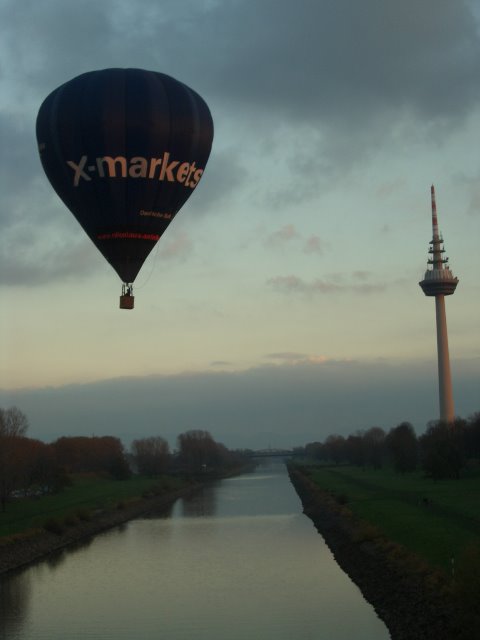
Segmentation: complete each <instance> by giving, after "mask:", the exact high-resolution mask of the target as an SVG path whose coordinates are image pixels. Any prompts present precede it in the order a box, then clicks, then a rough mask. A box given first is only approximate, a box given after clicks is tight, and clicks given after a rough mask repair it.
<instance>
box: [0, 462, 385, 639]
mask: <svg viewBox="0 0 480 640" xmlns="http://www.w3.org/2000/svg"><path fill="white" fill-rule="evenodd" d="M0 638H2V640H156V639H165V640H193V639H194V640H207V639H208V640H252V638H255V639H258V640H270V639H271V640H317V639H319V640H387V639H388V638H389V634H388V631H387V629H386V627H385V625H384V624H383V622H381V621H380V620H379V619H378V618H377V616H376V614H375V612H374V610H373V608H372V607H371V606H370V605H369V604H368V603H367V602H366V601H365V600H364V598H363V597H362V595H361V593H360V591H359V590H358V588H357V587H356V586H355V585H354V584H353V583H352V582H351V581H350V579H349V578H348V577H347V576H346V575H345V574H344V573H343V572H342V571H341V570H340V568H339V567H338V566H337V564H336V563H335V561H334V559H333V557H332V555H331V553H330V551H329V550H328V548H327V546H326V545H325V543H324V541H323V539H322V537H321V536H320V535H319V534H318V533H317V532H316V530H315V529H314V527H313V525H312V523H311V521H310V520H309V519H308V518H307V517H306V516H304V515H303V514H302V507H301V503H300V500H299V499H298V497H297V495H296V493H295V491H294V489H293V487H292V485H291V484H290V482H289V479H288V475H287V473H286V468H285V466H284V465H283V464H282V463H280V462H278V461H276V462H275V461H270V462H267V463H266V464H264V465H262V466H261V467H259V468H258V469H257V470H256V471H254V472H251V473H248V474H245V475H242V476H238V477H235V478H230V479H227V480H222V481H221V482H218V483H216V484H215V485H214V486H211V487H208V488H205V489H203V490H202V491H201V492H199V493H197V494H196V495H194V496H191V497H188V498H184V499H181V500H179V501H177V503H176V504H175V505H174V507H173V509H172V510H171V512H170V513H168V514H161V515H160V514H159V515H155V516H153V515H152V516H150V517H148V518H141V519H137V520H134V521H131V522H129V523H128V524H126V525H124V526H122V527H120V528H117V529H114V530H111V531H108V532H106V533H104V534H102V535H99V536H97V537H95V538H94V539H93V540H92V541H90V542H89V543H88V544H83V545H81V546H79V547H77V548H75V549H70V550H68V551H66V552H63V553H61V554H58V555H55V556H52V557H51V558H49V559H48V560H47V561H44V562H41V563H38V564H36V565H34V566H32V567H29V568H27V569H25V570H23V571H21V572H18V573H15V574H13V575H10V576H7V577H4V578H3V579H2V585H1V591H0Z"/></svg>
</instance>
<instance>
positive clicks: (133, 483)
mask: <svg viewBox="0 0 480 640" xmlns="http://www.w3.org/2000/svg"><path fill="white" fill-rule="evenodd" d="M73 480H74V484H73V486H71V487H67V488H66V489H64V491H62V492H61V493H58V494H56V495H48V496H42V497H41V498H36V499H35V498H22V499H17V500H12V501H11V502H9V503H8V505H7V509H6V511H5V512H4V513H1V512H0V540H1V538H2V537H5V536H11V535H13V534H16V533H22V532H24V531H28V530H30V529H38V528H42V527H43V525H44V524H45V522H46V520H48V519H49V518H55V519H58V520H63V519H64V518H65V517H67V516H69V515H75V514H76V513H78V512H79V511H84V512H85V511H87V512H91V511H94V510H95V509H103V508H111V507H114V506H115V505H116V504H118V503H119V502H121V501H126V500H130V499H132V498H135V497H139V496H142V494H143V493H145V492H148V491H150V490H151V489H152V487H159V488H162V489H164V490H175V489H177V488H180V487H181V486H183V484H184V481H182V480H181V479H176V478H172V477H170V476H165V477H163V478H155V479H152V478H145V477H138V476H137V477H132V478H131V479H129V480H109V479H106V478H100V477H97V476H77V477H74V479H73Z"/></svg>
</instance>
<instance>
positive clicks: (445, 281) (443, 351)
mask: <svg viewBox="0 0 480 640" xmlns="http://www.w3.org/2000/svg"><path fill="white" fill-rule="evenodd" d="M431 199H432V229H433V235H432V240H431V241H430V248H429V250H428V251H429V253H430V255H431V257H430V258H429V260H428V268H427V270H426V271H425V276H424V278H423V280H422V281H421V282H419V285H420V286H421V288H422V290H423V293H424V294H425V295H426V296H433V297H435V310H436V320H437V355H438V384H439V396H440V419H441V420H442V421H444V422H447V423H452V422H453V420H454V408H453V391H452V380H451V374H450V357H449V353H448V334H447V317H446V314H445V296H451V295H452V294H453V293H455V289H456V287H457V284H458V278H455V277H454V275H453V274H452V272H451V271H450V268H449V267H448V258H446V257H444V253H445V249H444V248H443V238H442V236H441V235H440V233H439V231H438V219H437V205H436V201H435V188H434V186H433V185H432V187H431Z"/></svg>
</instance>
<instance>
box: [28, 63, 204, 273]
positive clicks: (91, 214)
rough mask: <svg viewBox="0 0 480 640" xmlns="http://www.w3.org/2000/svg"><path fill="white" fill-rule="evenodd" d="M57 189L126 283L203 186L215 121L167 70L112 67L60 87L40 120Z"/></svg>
mask: <svg viewBox="0 0 480 640" xmlns="http://www.w3.org/2000/svg"><path fill="white" fill-rule="evenodd" d="M37 140H38V145H39V151H40V158H41V161H42V165H43V168H44V170H45V173H46V174H47V177H48V179H49V180H50V182H51V184H52V186H53V188H54V189H55V191H56V192H57V194H58V195H59V196H60V198H61V199H62V200H63V202H64V203H65V204H66V205H67V207H68V208H69V209H70V211H71V212H72V213H73V215H74V216H75V217H76V218H77V220H78V222H79V223H80V224H81V226H82V227H83V229H84V230H85V232H86V233H87V234H88V236H89V237H90V239H91V240H92V242H93V243H94V244H95V246H96V247H97V248H98V249H99V250H100V251H101V253H102V254H103V255H104V257H105V258H106V259H107V260H108V262H109V263H110V264H111V265H112V267H113V268H114V269H115V271H116V272H117V273H118V275H119V276H120V278H121V279H122V281H123V282H124V283H132V282H133V281H134V280H135V278H136V276H137V274H138V272H139V271H140V269H141V267H142V264H143V262H144V261H145V259H146V258H147V256H148V254H149V253H150V251H151V250H152V249H153V247H154V246H155V244H156V242H157V241H158V240H159V239H160V237H161V236H162V235H163V233H164V231H165V229H166V228H167V227H168V225H169V224H170V222H171V221H172V220H173V218H174V217H175V215H176V214H177V212H178V211H179V209H180V208H181V207H182V205H183V204H184V203H185V202H186V200H187V199H188V198H189V197H190V195H191V194H192V193H193V192H194V190H195V188H196V187H197V185H198V183H199V181H200V179H201V177H202V175H203V172H204V169H205V165H206V163H207V160H208V157H209V155H210V150H211V146H212V140H213V122H212V117H211V114H210V111H209V109H208V106H207V105H206V103H205V102H204V100H203V99H202V98H201V97H200V96H199V95H198V94H197V93H196V92H195V91H193V90H192V89H190V88H189V87H187V86H186V85H184V84H183V83H181V82H178V81H177V80H175V79H174V78H172V77H170V76H167V75H165V74H163V73H157V72H154V71H143V70H141V69H105V70H102V71H91V72H89V73H84V74H82V75H80V76H78V77H76V78H73V80H70V81H69V82H67V83H65V84H63V85H61V86H60V87H58V88H57V89H55V91H53V92H52V93H51V94H50V95H49V96H48V97H47V98H46V99H45V101H44V102H43V104H42V105H41V107H40V110H39V113H38V117H37Z"/></svg>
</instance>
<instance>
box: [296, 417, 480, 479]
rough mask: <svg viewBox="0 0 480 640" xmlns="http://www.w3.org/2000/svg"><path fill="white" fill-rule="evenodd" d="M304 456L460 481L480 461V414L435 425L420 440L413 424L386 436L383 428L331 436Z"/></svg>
mask: <svg viewBox="0 0 480 640" xmlns="http://www.w3.org/2000/svg"><path fill="white" fill-rule="evenodd" d="M304 453H305V455H307V456H308V457H310V458H313V459H314V460H318V461H323V462H333V463H335V464H342V463H348V464H353V465H357V466H371V467H374V468H380V467H381V466H382V465H383V464H385V463H389V464H393V466H394V468H395V469H396V470H397V471H398V472H399V473H405V472H408V471H413V470H415V469H417V468H418V467H422V468H423V470H424V471H425V473H426V474H427V475H428V476H431V477H433V478H435V479H440V478H458V477H459V474H460V471H461V470H462V468H463V467H464V465H465V464H466V463H467V461H468V460H470V459H480V413H475V414H474V415H472V416H471V417H470V418H468V420H463V419H460V418H459V419H457V420H455V422H454V423H453V424H446V423H444V422H441V421H438V422H431V423H429V424H428V426H427V429H426V431H425V433H424V434H423V435H421V436H420V437H417V435H416V433H415V430H414V428H413V427H412V425H411V424H410V423H409V422H402V423H401V424H399V425H398V426H396V427H393V428H392V429H390V431H388V433H387V432H385V431H384V429H382V428H381V427H372V428H370V429H367V430H366V431H356V432H355V433H353V434H351V435H349V436H348V437H346V438H345V437H343V436H339V435H330V436H328V438H327V439H326V440H325V442H311V443H309V444H307V445H306V446H305V448H304Z"/></svg>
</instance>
